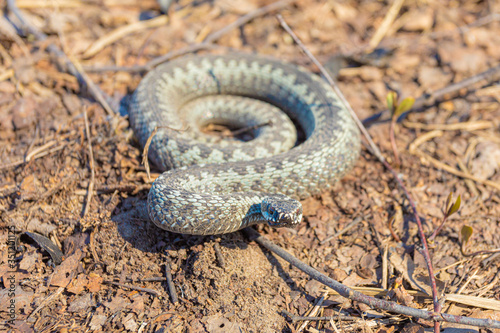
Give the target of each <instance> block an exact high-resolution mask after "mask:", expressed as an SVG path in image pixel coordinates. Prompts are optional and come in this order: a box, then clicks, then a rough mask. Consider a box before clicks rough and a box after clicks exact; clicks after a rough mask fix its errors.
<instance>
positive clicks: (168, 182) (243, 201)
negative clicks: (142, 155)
mask: <svg viewBox="0 0 500 333" xmlns="http://www.w3.org/2000/svg"><path fill="white" fill-rule="evenodd" d="M219 98H220V99H219ZM276 107H277V108H279V109H280V110H282V112H284V113H286V115H287V116H288V117H289V118H290V119H291V120H292V121H293V123H290V121H288V123H287V122H286V121H285V120H277V121H276V119H278V118H277V117H278V116H276V115H272V116H268V118H269V117H271V118H272V120H273V124H283V128H287V127H290V126H289V125H287V124H295V126H296V127H298V128H299V130H300V131H302V133H303V134H304V136H305V138H306V140H305V141H304V142H302V143H299V144H298V145H296V146H295V147H293V148H292V149H290V150H288V151H285V152H283V151H284V150H286V149H288V147H287V146H290V143H288V144H283V143H282V142H279V141H278V140H281V139H276V137H274V136H273V134H272V132H273V131H274V132H280V133H281V132H284V133H285V134H284V136H288V134H286V133H287V132H286V131H285V130H281V129H278V130H276V128H275V127H274V126H271V127H270V128H267V129H264V128H259V129H255V130H253V134H254V135H255V136H256V137H257V139H255V140H251V141H248V142H240V141H237V140H232V142H230V141H228V140H219V141H217V140H215V139H214V138H213V137H210V136H209V135H205V134H201V133H200V132H199V129H198V128H197V127H199V126H203V125H206V124H208V123H223V124H226V125H228V126H236V127H244V126H246V125H245V124H244V122H245V121H249V122H250V125H249V126H252V125H255V124H256V123H258V122H259V119H260V118H261V117H264V116H263V115H261V114H259V113H258V112H259V111H260V110H268V109H270V110H271V111H270V112H271V114H273V113H272V112H275V109H276ZM223 112H226V114H224V113H223ZM245 112H246V113H245ZM248 112H250V113H248ZM129 116H130V121H131V125H132V128H133V129H134V132H135V134H136V136H137V137H138V139H139V141H140V143H141V144H142V145H145V144H146V141H147V140H148V138H149V136H150V135H151V133H152V132H153V130H154V129H155V127H157V126H158V127H164V128H162V129H160V130H159V131H158V133H157V134H156V135H155V136H154V137H153V139H152V141H151V145H150V149H149V158H150V160H151V161H153V162H154V163H155V164H156V166H157V167H159V168H161V169H162V170H169V171H166V172H164V173H163V174H162V175H160V176H159V177H158V178H157V179H156V180H155V182H154V183H153V186H152V188H151V190H150V192H149V195H148V212H149V216H150V218H151V220H152V221H153V222H154V223H155V224H156V225H157V226H158V227H160V228H163V229H166V230H169V231H172V232H176V233H184V234H198V235H209V234H222V233H229V232H233V231H236V230H239V229H242V228H245V227H247V226H249V225H252V224H256V223H268V224H269V225H271V226H275V227H294V226H296V225H297V224H298V223H299V222H300V221H301V219H302V206H301V204H300V203H299V202H298V201H296V199H305V198H307V197H309V196H311V195H315V194H318V193H320V192H321V191H323V190H326V189H329V188H330V187H331V186H332V185H333V184H334V183H335V182H336V181H337V180H339V179H340V178H341V177H342V176H343V175H344V174H345V173H346V172H348V171H349V170H350V169H351V168H352V166H353V165H354V163H355V161H356V159H357V158H358V155H359V151H360V138H359V132H358V129H357V128H356V126H355V124H354V122H353V120H352V119H351V117H350V115H349V113H348V112H347V110H346V109H345V108H344V106H342V104H341V102H340V101H339V99H338V97H337V96H336V94H335V93H334V92H333V90H332V89H331V87H330V86H329V85H328V84H326V83H325V82H324V81H323V80H322V79H321V78H319V77H318V76H316V75H314V74H312V73H310V72H308V71H307V70H305V69H303V68H300V67H297V66H294V65H291V64H287V63H283V62H281V61H278V60H275V59H270V58H267V57H263V56H256V55H245V54H238V53H237V54H229V55H222V56H217V55H204V56H186V57H182V58H180V59H177V60H174V61H171V62H169V63H166V64H163V65H161V66H159V67H157V68H156V69H155V70H153V71H152V72H150V73H148V74H147V75H146V76H145V78H144V79H143V80H142V81H141V83H140V84H139V86H138V88H137V90H136V91H135V93H134V94H133V96H132V99H131V103H130V108H129ZM196 117H197V118H196ZM195 118H196V119H195ZM280 119H281V118H280ZM186 123H187V124H189V127H191V128H193V127H194V130H192V131H180V130H177V129H180V128H182V127H183V125H185V124H186ZM278 128H279V127H278ZM280 133H278V134H277V135H278V137H279V134H280ZM281 134H283V133H281ZM266 135H267V136H266ZM262 137H264V139H262ZM259 140H260V141H263V143H264V145H263V146H258V145H256V143H255V142H258V141H259ZM289 141H290V140H289ZM293 141H295V139H292V142H291V145H292V146H293V145H294V144H295V142H293Z"/></svg>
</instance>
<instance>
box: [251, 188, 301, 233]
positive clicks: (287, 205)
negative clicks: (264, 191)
mask: <svg viewBox="0 0 500 333" xmlns="http://www.w3.org/2000/svg"><path fill="white" fill-rule="evenodd" d="M261 213H262V216H263V217H264V219H265V220H266V222H267V224H268V225H269V226H271V227H274V228H294V227H296V226H297V225H298V224H299V223H300V222H301V220H302V204H301V203H300V202H298V201H297V200H294V199H291V198H289V197H287V196H285V195H282V194H275V195H272V196H269V197H266V198H264V200H262V203H261Z"/></svg>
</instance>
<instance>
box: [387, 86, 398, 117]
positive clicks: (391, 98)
mask: <svg viewBox="0 0 500 333" xmlns="http://www.w3.org/2000/svg"><path fill="white" fill-rule="evenodd" d="M397 98H398V94H397V93H396V92H395V91H390V92H389V93H388V94H387V97H386V99H387V108H388V109H389V111H391V113H394V109H395V108H396V103H397Z"/></svg>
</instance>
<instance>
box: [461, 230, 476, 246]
mask: <svg viewBox="0 0 500 333" xmlns="http://www.w3.org/2000/svg"><path fill="white" fill-rule="evenodd" d="M473 232H474V229H472V227H470V226H468V225H464V226H463V227H462V230H460V234H462V245H465V244H467V243H468V242H469V239H470V237H471V236H472V233H473Z"/></svg>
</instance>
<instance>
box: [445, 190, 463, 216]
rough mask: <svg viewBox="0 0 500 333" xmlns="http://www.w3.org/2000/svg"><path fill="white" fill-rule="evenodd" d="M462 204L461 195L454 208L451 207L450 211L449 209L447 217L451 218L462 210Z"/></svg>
mask: <svg viewBox="0 0 500 333" xmlns="http://www.w3.org/2000/svg"><path fill="white" fill-rule="evenodd" d="M460 202H461V199H460V195H459V196H458V198H457V200H456V201H455V203H454V204H453V206H451V207H450V209H448V212H447V213H446V216H450V215H452V214H454V213H456V212H457V211H458V210H459V209H460Z"/></svg>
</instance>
